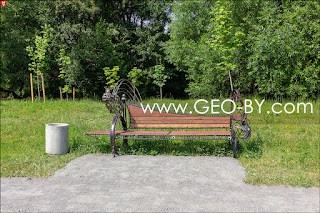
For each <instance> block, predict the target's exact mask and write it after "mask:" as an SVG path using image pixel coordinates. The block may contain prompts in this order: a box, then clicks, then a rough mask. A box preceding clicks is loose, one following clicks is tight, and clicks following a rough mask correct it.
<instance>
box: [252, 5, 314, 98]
mask: <svg viewBox="0 0 320 213" xmlns="http://www.w3.org/2000/svg"><path fill="white" fill-rule="evenodd" d="M319 11H320V4H319V2H316V1H306V2H293V3H288V4H287V5H279V4H277V3H276V2H265V4H264V5H263V7H262V11H261V13H260V14H261V15H260V17H259V22H258V23H257V24H256V25H255V30H254V31H252V32H251V33H250V36H249V38H250V41H251V47H250V51H251V56H250V57H249V62H248V67H249V69H250V73H249V77H250V78H252V79H254V83H255V86H256V87H257V89H258V91H259V94H261V95H266V96H269V97H304V98H307V97H313V98H315V97H316V95H317V92H318V91H319V83H320V80H319V79H320V76H319V70H320V45H319V43H320V37H319V35H320V25H319Z"/></svg>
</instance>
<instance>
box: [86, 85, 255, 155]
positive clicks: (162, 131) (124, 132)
mask: <svg viewBox="0 0 320 213" xmlns="http://www.w3.org/2000/svg"><path fill="white" fill-rule="evenodd" d="M124 85H125V86H127V87H129V89H128V88H127V89H121V88H122V87H123V86H124ZM120 93H122V94H121V95H120ZM120 96H121V98H120ZM102 100H103V101H104V102H105V104H106V108H107V109H108V111H109V112H110V113H112V114H114V115H115V116H114V118H113V120H112V124H111V127H110V130H94V131H89V132H86V134H87V135H109V137H110V142H111V147H112V153H113V154H114V155H116V154H117V149H116V143H115V140H116V139H117V138H120V137H122V139H123V145H126V144H127V140H128V139H142V140H227V141H229V142H230V144H232V147H233V157H234V158H236V157H237V152H238V142H239V141H238V139H239V138H242V139H246V140H247V139H249V138H250V136H251V130H250V127H249V125H248V122H247V118H246V114H245V113H244V112H243V110H242V109H241V107H242V108H243V102H242V99H241V96H240V93H239V91H238V90H233V91H232V95H231V100H232V101H234V102H235V103H236V105H233V104H231V107H230V109H231V110H232V109H233V108H234V107H235V106H236V108H239V110H237V112H238V113H237V114H235V113H233V114H230V115H224V116H212V115H211V114H210V115H209V116H207V115H202V116H198V115H192V114H178V113H171V112H168V113H167V112H159V111H153V112H152V113H151V112H150V111H146V112H144V111H143V109H142V107H141V102H142V101H141V98H140V94H139V91H138V90H137V89H136V87H135V86H134V85H133V84H131V83H130V82H128V81H126V80H120V81H119V82H118V83H117V86H116V87H115V88H114V89H112V91H111V89H110V88H106V92H105V93H104V94H103V97H102ZM117 123H120V125H121V129H119V128H118V129H117V127H116V126H117V125H116V124H117Z"/></svg>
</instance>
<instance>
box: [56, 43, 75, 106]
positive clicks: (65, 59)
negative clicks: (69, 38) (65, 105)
mask: <svg viewBox="0 0 320 213" xmlns="http://www.w3.org/2000/svg"><path fill="white" fill-rule="evenodd" d="M65 52H66V51H65V50H64V49H61V50H60V53H59V57H58V58H57V59H56V60H57V62H58V64H59V70H60V75H59V76H58V77H59V78H61V79H64V80H65V85H64V87H63V88H62V92H63V93H66V94H67V100H68V93H71V92H72V91H71V84H70V83H71V82H70V79H69V78H70V75H69V73H67V71H68V68H69V66H70V64H71V59H70V57H69V56H66V55H65Z"/></svg>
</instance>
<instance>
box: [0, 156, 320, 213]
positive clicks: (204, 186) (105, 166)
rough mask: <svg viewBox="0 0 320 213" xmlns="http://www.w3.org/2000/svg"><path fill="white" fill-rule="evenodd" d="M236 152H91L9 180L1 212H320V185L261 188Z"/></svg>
mask: <svg viewBox="0 0 320 213" xmlns="http://www.w3.org/2000/svg"><path fill="white" fill-rule="evenodd" d="M244 177H245V171H244V168H243V167H242V166H241V165H240V163H239V162H238V161H237V160H236V159H233V158H227V157H222V158H218V157H199V156H197V157H184V156H137V155H135V156H130V155H127V156H120V157H116V158H113V157H112V156H111V155H102V154H98V155H97V154H90V155H84V156H82V157H79V158H77V159H75V160H73V161H71V162H70V163H69V164H68V165H67V166H66V167H64V168H63V169H60V170H58V171H56V172H55V174H54V175H53V176H52V177H49V178H31V179H30V178H1V212H18V211H19V212H199V211H201V212H319V188H298V187H284V186H253V185H248V184H245V183H244V182H243V179H244Z"/></svg>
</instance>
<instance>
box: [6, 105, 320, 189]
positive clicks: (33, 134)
mask: <svg viewBox="0 0 320 213" xmlns="http://www.w3.org/2000/svg"><path fill="white" fill-rule="evenodd" d="M259 100H260V101H261V99H259ZM194 101H195V100H183V101H179V100H171V99H165V100H164V102H165V103H169V102H175V103H178V102H181V103H186V102H188V103H194ZM208 101H210V100H208ZM277 101H279V100H277ZM146 102H148V103H154V102H160V100H158V99H149V100H147V101H146ZM274 102H276V100H267V101H265V103H264V104H263V107H262V113H258V112H257V110H255V111H254V112H253V113H252V114H249V115H248V117H249V119H250V125H251V128H252V137H251V139H250V140H249V141H241V142H240V145H241V150H240V152H239V154H238V160H239V161H240V162H241V164H242V165H243V166H244V167H245V169H246V174H247V176H246V180H245V181H246V182H247V183H250V184H266V185H279V184H284V185H292V186H304V187H310V186H316V187H320V183H319V180H320V175H319V167H320V165H319V156H320V155H319V153H320V150H319V129H320V124H319V106H320V100H317V101H310V102H311V103H312V104H313V110H314V112H313V113H310V112H308V113H307V114H303V113H301V112H300V113H299V114H298V113H296V112H294V113H292V114H285V113H281V114H278V115H277V114H273V113H270V114H268V113H266V112H267V111H268V110H270V109H271V105H272V104H273V103H274ZM280 102H281V103H286V102H288V101H287V100H280ZM291 102H293V103H294V104H296V103H297V102H303V101H291ZM304 102H306V101H304ZM93 107H94V108H95V110H96V109H104V106H103V103H102V102H98V101H91V100H80V101H79V100H78V101H69V102H67V101H60V100H47V101H46V103H42V102H37V101H36V102H35V103H33V104H32V103H31V101H27V100H2V101H1V176H2V177H21V176H26V177H46V176H50V175H52V174H53V173H54V171H56V170H58V169H60V168H62V167H64V166H65V165H66V164H67V163H68V162H70V161H71V160H73V159H75V158H76V157H79V156H81V155H84V154H87V153H110V151H111V148H110V145H109V140H108V138H107V137H104V138H102V139H103V140H97V139H95V138H92V137H88V136H85V135H84V134H83V132H81V131H80V130H79V129H78V128H77V127H76V122H77V117H78V116H79V115H80V116H82V115H89V116H90V114H88V113H87V112H88V111H86V110H87V109H88V108H93ZM255 109H256V107H255ZM277 109H279V110H280V107H277ZM93 112H94V110H92V112H91V114H92V113H93ZM110 117H111V116H110V115H109V118H110ZM57 122H61V123H68V124H69V149H70V151H69V153H68V154H66V155H61V156H51V155H48V154H46V153H45V124H46V123H57ZM99 128H100V127H99ZM118 143H119V145H120V143H121V141H120V140H118ZM120 152H122V153H123V154H147V155H157V154H162V155H210V156H222V157H225V156H228V157H231V156H232V152H231V149H230V146H229V144H228V143H227V142H210V141H129V144H128V146H127V147H125V148H120Z"/></svg>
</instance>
